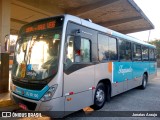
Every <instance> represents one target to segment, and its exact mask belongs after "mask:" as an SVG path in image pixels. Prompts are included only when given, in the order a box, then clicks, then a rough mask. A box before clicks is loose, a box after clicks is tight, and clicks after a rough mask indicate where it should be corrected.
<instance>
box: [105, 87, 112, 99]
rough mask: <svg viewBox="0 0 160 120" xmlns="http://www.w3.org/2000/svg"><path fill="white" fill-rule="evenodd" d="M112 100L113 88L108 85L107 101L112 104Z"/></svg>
mask: <svg viewBox="0 0 160 120" xmlns="http://www.w3.org/2000/svg"><path fill="white" fill-rule="evenodd" d="M110 100H111V86H110V85H106V101H107V102H110Z"/></svg>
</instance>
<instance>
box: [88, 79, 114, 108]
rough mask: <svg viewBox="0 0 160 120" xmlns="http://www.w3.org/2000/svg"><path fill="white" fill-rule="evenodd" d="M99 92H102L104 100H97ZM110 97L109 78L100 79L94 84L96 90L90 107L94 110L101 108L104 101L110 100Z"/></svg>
mask: <svg viewBox="0 0 160 120" xmlns="http://www.w3.org/2000/svg"><path fill="white" fill-rule="evenodd" d="M99 94H102V98H103V97H104V98H103V100H104V101H102V102H101V101H100V100H99V97H97V96H98V95H99ZM103 95H104V96H103ZM110 97H111V83H110V80H109V79H104V80H100V81H99V82H98V84H97V86H96V90H95V94H94V104H93V105H92V106H91V107H92V108H94V109H96V110H98V109H101V108H102V107H103V106H104V104H105V102H106V101H110ZM100 98H101V97H100ZM97 101H98V102H97Z"/></svg>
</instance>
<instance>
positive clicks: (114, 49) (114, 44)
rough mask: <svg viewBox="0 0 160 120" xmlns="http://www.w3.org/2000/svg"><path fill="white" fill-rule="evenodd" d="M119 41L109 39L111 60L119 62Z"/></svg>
mask: <svg viewBox="0 0 160 120" xmlns="http://www.w3.org/2000/svg"><path fill="white" fill-rule="evenodd" d="M117 59H118V57H117V40H116V39H115V38H111V37H110V38H109V60H117Z"/></svg>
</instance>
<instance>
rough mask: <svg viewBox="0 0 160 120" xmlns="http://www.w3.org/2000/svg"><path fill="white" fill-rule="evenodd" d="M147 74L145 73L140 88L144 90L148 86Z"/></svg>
mask: <svg viewBox="0 0 160 120" xmlns="http://www.w3.org/2000/svg"><path fill="white" fill-rule="evenodd" d="M147 79H148V78H147V75H146V74H143V78H142V85H141V86H140V88H141V89H142V90H144V89H145V88H146V86H147Z"/></svg>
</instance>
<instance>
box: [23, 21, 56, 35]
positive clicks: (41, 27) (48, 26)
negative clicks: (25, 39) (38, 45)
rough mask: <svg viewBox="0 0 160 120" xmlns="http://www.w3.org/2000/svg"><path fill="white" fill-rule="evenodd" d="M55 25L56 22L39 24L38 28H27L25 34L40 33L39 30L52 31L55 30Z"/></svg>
mask: <svg viewBox="0 0 160 120" xmlns="http://www.w3.org/2000/svg"><path fill="white" fill-rule="evenodd" d="M55 25H56V21H50V22H47V23H43V24H38V25H37V26H30V27H27V28H26V30H25V32H26V33H29V32H35V31H39V30H45V29H51V28H55Z"/></svg>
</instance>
